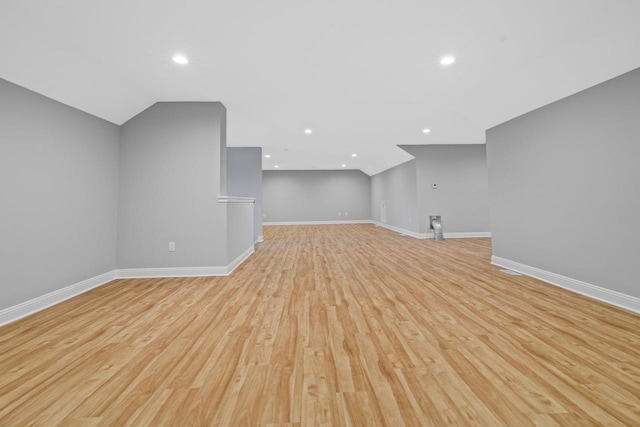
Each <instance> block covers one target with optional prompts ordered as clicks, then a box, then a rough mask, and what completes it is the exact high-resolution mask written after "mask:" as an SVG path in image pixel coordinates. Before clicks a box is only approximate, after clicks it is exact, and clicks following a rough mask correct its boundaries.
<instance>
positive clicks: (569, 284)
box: [491, 255, 640, 313]
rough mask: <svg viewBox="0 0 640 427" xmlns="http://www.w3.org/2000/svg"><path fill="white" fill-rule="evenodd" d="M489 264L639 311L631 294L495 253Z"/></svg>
mask: <svg viewBox="0 0 640 427" xmlns="http://www.w3.org/2000/svg"><path fill="white" fill-rule="evenodd" d="M491 264H493V265H497V266H498V267H503V268H508V269H509V270H513V271H517V272H518V273H522V274H526V275H527V276H530V277H534V278H536V279H539V280H542V281H543V282H547V283H549V284H552V285H554V286H558V287H560V288H563V289H567V290H569V291H571V292H575V293H577V294H581V295H584V296H587V297H589V298H593V299H596V300H598V301H603V302H606V303H608V304H612V305H615V306H617V307H621V308H624V309H627V310H631V311H634V312H636V313H640V298H636V297H633V296H631V295H626V294H623V293H620V292H616V291H612V290H610V289H606V288H602V287H600V286H596V285H592V284H590V283H586V282H582V281H580V280H576V279H572V278H570V277H566V276H561V275H559V274H556V273H552V272H550V271H545V270H541V269H539V268H536V267H530V266H528V265H525V264H520V263H519V262H515V261H510V260H508V259H505V258H500V257H497V256H495V255H492V256H491Z"/></svg>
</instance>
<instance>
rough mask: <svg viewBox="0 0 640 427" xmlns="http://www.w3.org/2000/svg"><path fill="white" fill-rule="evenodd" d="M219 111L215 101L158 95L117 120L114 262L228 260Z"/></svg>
mask: <svg viewBox="0 0 640 427" xmlns="http://www.w3.org/2000/svg"><path fill="white" fill-rule="evenodd" d="M225 114H226V113H225V108H224V106H223V105H222V104H220V103H217V102H162V103H157V104H155V105H153V106H152V107H150V108H148V109H147V110H145V111H143V112H142V113H140V114H139V115H137V116H136V117H134V118H133V119H131V120H129V121H128V122H127V123H125V124H124V125H122V128H121V149H120V203H119V232H118V241H119V244H118V255H119V259H118V267H119V268H163V267H199V266H223V265H226V264H227V229H226V227H227V208H226V205H225V204H221V203H218V202H217V197H218V195H219V194H220V191H221V189H222V186H223V184H222V182H223V181H226V174H225V172H224V168H222V167H221V163H222V162H223V159H224V157H225V156H226V146H225V135H224V132H225V129H224V122H225V117H226V116H225ZM170 241H172V242H175V245H176V250H175V252H169V251H168V244H169V242H170Z"/></svg>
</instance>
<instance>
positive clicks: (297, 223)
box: [262, 219, 371, 225]
mask: <svg viewBox="0 0 640 427" xmlns="http://www.w3.org/2000/svg"><path fill="white" fill-rule="evenodd" d="M370 223H371V220H368V219H354V220H345V221H284V222H263V223H262V225H332V224H370Z"/></svg>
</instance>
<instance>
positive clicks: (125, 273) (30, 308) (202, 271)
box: [0, 246, 254, 326]
mask: <svg viewBox="0 0 640 427" xmlns="http://www.w3.org/2000/svg"><path fill="white" fill-rule="evenodd" d="M253 252H254V248H253V246H251V247H250V248H248V249H247V250H246V251H244V252H243V253H242V254H240V255H239V256H238V257H237V258H236V259H234V260H233V261H231V262H230V263H229V264H228V265H226V266H212V267H169V268H125V269H118V270H111V271H109V272H106V273H103V274H100V275H98V276H95V277H91V278H89V279H86V280H83V281H82V282H78V283H75V284H73V285H70V286H67V287H65V288H62V289H58V290H56V291H53V292H50V293H48V294H45V295H42V296H39V297H37V298H33V299H31V300H29V301H25V302H23V303H20V304H17V305H14V306H12V307H8V308H5V309H3V310H0V326H2V325H6V324H8V323H11V322H15V321H16V320H19V319H22V318H23V317H27V316H29V315H31V314H34V313H37V312H38V311H42V310H44V309H46V308H49V307H51V306H53V305H56V304H60V303H61V302H63V301H66V300H68V299H70V298H73V297H75V296H77V295H80V294H82V293H85V292H87V291H90V290H91V289H94V288H97V287H99V286H102V285H106V284H107V283H109V282H111V281H113V280H116V279H142V278H153V277H199V276H228V275H230V274H231V273H233V270H235V269H236V268H237V267H238V266H239V265H240V264H242V263H243V262H244V261H245V260H246V259H247V258H249V257H250V256H251V254H253Z"/></svg>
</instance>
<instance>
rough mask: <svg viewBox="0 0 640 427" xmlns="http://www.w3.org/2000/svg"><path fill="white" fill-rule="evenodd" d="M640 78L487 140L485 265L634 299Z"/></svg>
mask: <svg viewBox="0 0 640 427" xmlns="http://www.w3.org/2000/svg"><path fill="white" fill-rule="evenodd" d="M639 119H640V69H636V70H634V71H631V72H629V73H627V74H624V75H622V76H620V77H617V78H615V79H613V80H609V81H607V82H605V83H602V84H600V85H597V86H594V87H592V88H590V89H587V90H585V91H583V92H579V93H577V94H575V95H572V96H570V97H568V98H565V99H562V100H560V101H557V102H555V103H553V104H549V105H547V106H545V107H542V108H540V109H538V110H535V111H532V112H530V113H528V114H525V115H523V116H520V117H518V118H515V119H513V120H511V121H509V122H506V123H503V124H501V125H499V126H496V127H494V128H492V129H489V130H488V132H487V154H488V162H489V187H490V195H491V226H492V235H493V255H494V256H495V257H500V258H502V259H506V260H510V261H514V262H517V263H521V264H524V265H526V266H530V267H534V268H537V269H541V270H544V271H546V272H551V273H555V274H558V275H561V276H565V277H568V278H571V279H575V280H578V281H581V282H586V283H587V284H592V285H596V286H599V287H602V288H606V289H608V290H612V291H617V292H620V293H623V294H626V295H631V296H633V297H636V298H637V297H640V286H639V285H638V275H637V264H638V260H639V259H640V244H639V243H638V242H640V228H639V227H638V218H640V191H639V190H638V184H639V183H640V167H639V166H638V161H639V160H638V159H640V143H639V141H640V120H639Z"/></svg>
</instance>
